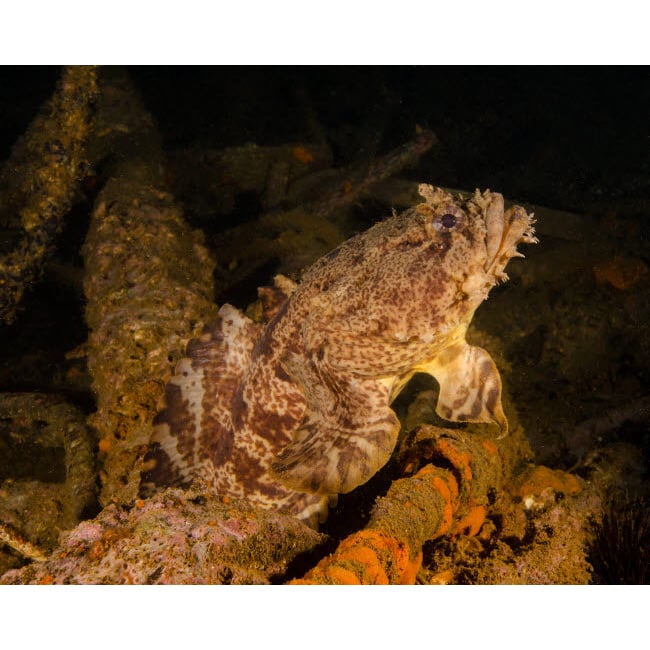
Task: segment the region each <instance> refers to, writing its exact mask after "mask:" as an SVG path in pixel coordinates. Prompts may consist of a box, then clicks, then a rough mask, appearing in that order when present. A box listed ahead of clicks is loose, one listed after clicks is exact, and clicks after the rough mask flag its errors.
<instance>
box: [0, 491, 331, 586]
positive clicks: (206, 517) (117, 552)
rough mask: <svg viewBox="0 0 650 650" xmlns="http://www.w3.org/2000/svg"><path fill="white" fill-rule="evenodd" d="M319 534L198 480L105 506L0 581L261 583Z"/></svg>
mask: <svg viewBox="0 0 650 650" xmlns="http://www.w3.org/2000/svg"><path fill="white" fill-rule="evenodd" d="M324 541H325V536H324V535H322V534H320V533H317V532H316V531H314V530H312V529H311V528H309V527H307V526H305V525H304V524H302V523H300V522H299V521H298V520H297V519H295V518H293V517H289V516H287V515H282V514H280V513H277V512H273V511H268V510H267V511H260V510H255V509H252V508H251V507H250V506H248V505H247V504H245V503H242V502H238V501H236V500H232V501H230V502H228V503H226V502H225V501H224V500H223V499H221V498H220V497H218V496H215V495H214V494H213V493H212V492H211V491H209V490H205V489H201V488H200V487H199V486H196V487H193V488H191V489H190V490H179V489H175V488H171V489H169V490H166V491H164V492H162V493H160V494H157V495H156V496H154V497H151V498H149V499H146V500H143V501H136V502H135V504H134V505H133V506H132V507H130V508H128V509H127V508H124V507H121V506H116V505H110V506H108V507H106V508H104V509H103V510H102V512H101V513H100V514H99V515H98V516H97V517H95V518H94V519H91V520H88V521H84V522H82V523H81V524H79V525H78V526H77V527H76V528H74V529H72V530H69V531H67V532H65V533H63V534H62V536H61V544H60V546H59V547H58V548H57V549H56V550H55V551H54V552H53V553H52V554H51V555H50V556H49V557H48V559H47V561H44V562H38V563H33V564H30V565H27V566H25V567H23V568H21V569H15V570H10V571H8V572H6V573H5V574H4V576H0V584H269V583H271V582H277V580H278V578H279V577H280V578H281V577H282V576H283V575H284V574H285V572H286V571H287V568H288V567H289V565H290V564H291V563H292V562H294V561H295V560H296V559H297V558H299V557H300V556H303V555H304V554H308V553H310V552H313V551H314V550H315V549H317V548H318V547H319V546H320V545H322V544H323V542H324Z"/></svg>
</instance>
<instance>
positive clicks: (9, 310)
mask: <svg viewBox="0 0 650 650" xmlns="http://www.w3.org/2000/svg"><path fill="white" fill-rule="evenodd" d="M96 74H97V71H96V69H95V68H94V67H92V66H68V67H66V68H64V69H63V73H62V75H61V79H60V81H59V82H58V84H57V88H56V90H55V92H54V95H53V96H52V98H51V99H50V100H49V102H47V104H46V105H45V106H44V108H43V109H42V110H41V112H40V113H39V114H38V116H37V117H36V118H35V119H34V121H33V122H32V124H31V125H30V127H29V129H28V131H27V133H26V134H25V136H24V138H23V139H22V140H20V141H19V142H18V144H17V145H16V146H15V147H14V151H13V154H12V158H10V160H9V161H8V162H6V163H5V166H4V169H3V172H2V175H3V179H2V180H1V181H0V186H2V187H3V188H4V189H5V190H7V188H8V187H11V191H10V192H7V194H9V195H11V196H4V197H3V202H4V204H3V206H2V209H3V213H4V214H3V215H2V218H3V219H4V220H6V221H7V222H8V225H9V227H10V228H11V230H13V231H14V236H13V237H12V238H11V239H13V242H12V246H13V250H11V251H9V252H6V253H4V254H3V255H1V256H0V321H4V322H5V323H12V322H13V321H14V319H15V317H16V314H17V309H18V306H19V304H20V301H21V299H22V297H23V294H24V293H25V290H26V288H27V287H29V286H30V285H31V284H33V283H34V282H35V281H36V280H37V279H38V278H39V277H40V275H41V272H42V270H43V267H44V264H45V262H46V261H47V259H48V257H49V255H50V254H51V253H52V250H53V247H54V243H55V241H56V237H57V235H58V233H59V232H60V230H61V228H62V226H63V217H64V216H65V215H66V213H67V212H68V210H69V208H70V206H71V204H72V201H73V195H74V192H75V189H76V186H77V182H78V181H79V179H80V176H81V174H82V170H83V168H84V164H85V159H84V157H85V145H86V141H87V138H88V136H89V133H90V130H91V113H92V111H91V106H92V102H93V100H94V99H95V97H96V96H97V85H96ZM6 176H9V177H10V178H9V179H6V178H4V177H6ZM8 211H16V213H17V214H16V215H15V216H14V215H9V214H6V213H7V212H8ZM16 217H19V220H18V219H16ZM18 221H19V223H18Z"/></svg>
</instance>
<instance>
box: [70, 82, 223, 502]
mask: <svg viewBox="0 0 650 650" xmlns="http://www.w3.org/2000/svg"><path fill="white" fill-rule="evenodd" d="M100 89H101V96H100V100H99V106H98V111H99V116H98V121H100V123H101V124H103V128H102V129H101V131H100V133H101V134H102V135H103V139H104V140H103V142H102V141H99V142H97V143H95V144H96V147H97V149H98V150H99V151H101V150H103V151H107V150H110V151H111V157H110V159H109V160H108V162H107V163H106V165H107V170H108V171H107V177H108V180H107V182H106V183H105V185H104V187H103V189H102V191H101V192H100V193H99V195H98V196H97V199H96V202H95V206H94V209H93V213H92V217H91V223H90V228H89V232H88V235H87V238H86V241H85V243H84V246H83V251H82V252H83V256H84V263H85V278H84V291H85V295H86V298H87V301H88V302H87V306H86V320H87V323H88V326H89V328H90V330H91V332H90V335H89V339H88V367H89V370H90V373H91V375H92V378H93V390H94V392H95V394H96V398H97V411H96V413H95V414H94V415H92V416H91V418H90V423H91V425H92V426H93V427H94V429H95V431H96V433H97V436H98V439H99V453H100V464H101V467H102V468H101V471H100V478H101V493H100V503H101V504H102V505H106V504H108V503H111V502H113V503H115V502H119V503H128V502H131V501H132V500H133V499H134V498H135V497H136V496H137V491H138V487H139V476H140V469H141V460H142V456H143V454H144V452H145V450H146V447H147V444H148V442H149V438H150V436H151V424H152V420H153V418H154V416H155V413H156V411H157V408H158V406H159V402H160V399H161V397H162V395H163V392H164V385H165V382H166V381H167V379H169V377H170V375H171V373H172V370H173V365H174V363H175V362H176V361H177V360H178V358H180V356H181V355H182V354H183V351H184V348H185V345H186V344H187V341H188V340H189V339H190V338H191V337H192V336H195V335H197V334H198V333H199V332H200V331H201V329H202V328H203V326H204V325H205V324H206V322H208V321H209V320H211V319H212V318H214V317H215V315H216V307H215V306H214V304H213V302H212V298H213V281H212V270H213V267H214V264H213V262H212V260H211V259H210V256H209V254H208V252H207V250H206V248H205V247H204V245H203V237H202V234H200V233H199V232H197V231H194V230H192V229H191V228H190V227H189V226H188V225H187V224H186V222H185V221H184V219H183V215H182V212H181V210H180V208H179V207H178V206H177V205H176V204H175V202H174V199H173V197H172V196H171V194H169V193H168V192H166V191H165V182H164V177H163V155H162V148H161V144H160V139H159V135H158V133H157V131H156V129H155V126H154V124H153V120H152V119H151V117H150V115H149V114H148V113H147V111H146V110H145V108H144V106H143V105H142V103H141V101H140V100H139V98H138V96H137V94H136V93H135V91H134V90H133V88H132V86H131V84H130V81H129V80H128V78H127V76H126V75H125V74H124V73H123V72H121V71H119V70H108V71H107V73H106V76H103V77H102V78H101V79H100ZM97 156H99V154H97Z"/></svg>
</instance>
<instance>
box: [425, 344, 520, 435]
mask: <svg viewBox="0 0 650 650" xmlns="http://www.w3.org/2000/svg"><path fill="white" fill-rule="evenodd" d="M422 370H423V371H424V372H427V373H429V374H430V375H432V376H433V377H434V378H435V379H436V381H437V382H438V383H439V384H440V394H439V396H438V405H437V406H436V413H437V414H438V415H439V416H440V417H441V418H444V419H445V420H451V421H452V422H494V423H496V424H498V425H499V426H500V427H501V436H505V435H506V434H507V433H508V420H507V419H506V416H505V414H504V412H503V406H502V405H501V376H500V375H499V371H498V370H497V367H496V365H495V363H494V361H493V360H492V357H491V356H490V355H489V354H488V353H487V352H486V351H485V350H484V349H483V348H479V347H476V346H472V345H468V344H467V343H458V344H456V345H454V346H452V347H450V348H447V349H445V350H444V351H443V352H442V353H441V354H439V355H438V356H437V357H436V358H435V359H434V360H433V361H431V362H430V363H428V364H426V366H424V367H422Z"/></svg>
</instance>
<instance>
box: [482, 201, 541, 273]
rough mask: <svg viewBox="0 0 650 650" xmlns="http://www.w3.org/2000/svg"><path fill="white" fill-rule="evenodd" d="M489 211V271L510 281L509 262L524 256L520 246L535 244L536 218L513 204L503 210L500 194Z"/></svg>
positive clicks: (486, 267) (487, 243)
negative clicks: (508, 278)
mask: <svg viewBox="0 0 650 650" xmlns="http://www.w3.org/2000/svg"><path fill="white" fill-rule="evenodd" d="M493 196H495V197H497V199H496V200H495V201H494V202H491V203H490V204H489V205H488V206H487V209H486V215H485V222H486V227H487V235H486V250H487V260H486V264H485V270H486V272H488V273H490V274H492V275H493V276H495V277H496V278H497V279H504V280H505V279H507V277H508V276H507V275H506V274H505V272H504V269H505V267H506V265H507V264H508V261H509V260H510V259H511V258H513V257H523V255H522V254H521V253H520V252H519V251H518V250H517V246H518V245H519V244H521V243H527V244H534V243H537V241H538V240H537V238H536V237H535V236H534V234H535V229H534V227H533V224H534V222H535V219H534V216H533V215H532V214H530V215H529V214H528V213H527V212H526V210H525V209H524V208H523V207H522V206H520V205H513V206H511V207H509V208H508V209H507V210H504V207H503V197H502V196H501V194H496V195H493Z"/></svg>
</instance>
